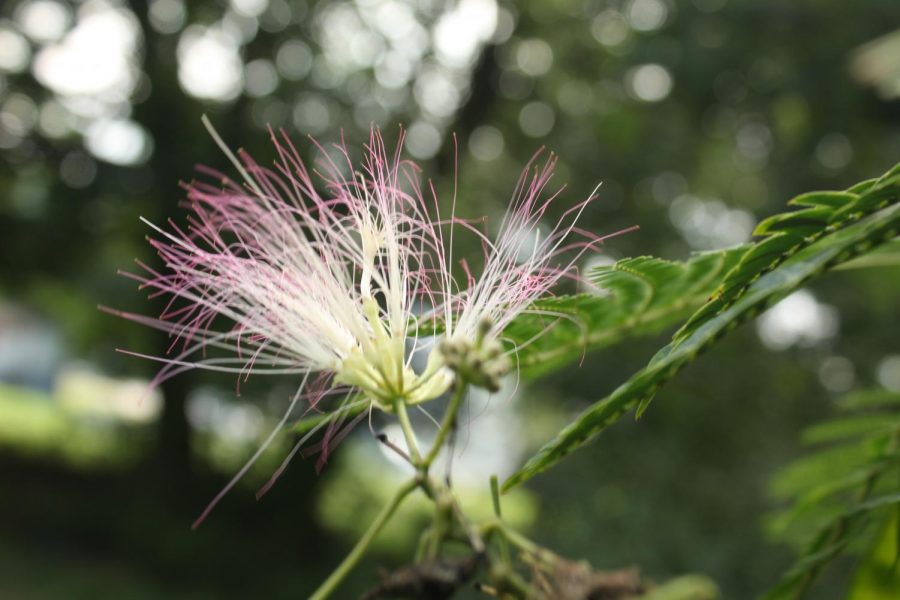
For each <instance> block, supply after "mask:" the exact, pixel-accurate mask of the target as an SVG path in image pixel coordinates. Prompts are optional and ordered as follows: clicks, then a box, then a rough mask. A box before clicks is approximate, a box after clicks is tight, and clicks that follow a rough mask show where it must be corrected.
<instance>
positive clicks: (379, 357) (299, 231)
mask: <svg viewBox="0 0 900 600" xmlns="http://www.w3.org/2000/svg"><path fill="white" fill-rule="evenodd" d="M272 140H273V142H274V144H275V148H276V150H277V153H278V161H277V162H276V164H275V167H274V169H269V168H265V167H262V166H260V165H258V164H257V163H255V162H254V161H253V160H252V159H251V158H250V157H249V156H248V155H247V154H246V153H243V152H242V153H240V160H239V159H238V158H237V157H234V156H233V155H232V154H231V153H230V152H229V151H227V149H226V152H227V153H228V154H229V156H230V157H231V158H232V160H233V162H234V165H235V166H236V168H237V169H238V171H239V172H240V173H241V175H242V177H243V179H244V185H245V186H246V187H244V186H241V185H239V184H238V183H236V182H234V181H232V180H230V179H228V178H227V177H225V176H223V175H221V174H220V173H217V172H215V171H212V170H209V169H204V171H205V172H206V173H207V174H208V175H212V176H213V177H215V178H216V179H217V180H218V182H220V184H221V185H215V184H211V183H202V182H192V183H191V184H189V185H188V186H187V191H188V201H189V205H190V208H191V210H192V215H191V217H190V218H189V219H188V225H187V227H186V228H181V227H179V226H177V225H175V224H174V223H173V222H171V221H170V230H169V231H167V230H165V229H163V228H161V227H157V226H155V225H153V224H151V223H149V222H147V223H148V225H149V226H150V227H152V228H153V229H154V230H155V231H156V232H157V234H159V236H160V237H158V238H155V239H151V240H150V244H151V245H152V246H153V248H154V249H156V251H157V252H158V254H159V256H160V257H161V259H162V261H163V262H164V264H165V266H166V271H165V272H158V271H156V270H154V269H152V268H151V267H149V266H148V265H145V264H143V263H139V264H140V266H141V267H142V268H143V269H144V270H145V271H146V274H145V275H130V276H131V277H132V278H134V279H136V280H137V281H139V282H140V287H141V288H142V289H149V290H152V291H153V292H154V294H166V295H169V296H170V297H171V301H170V302H169V305H168V306H167V308H166V310H165V311H164V312H163V314H162V315H160V317H159V318H158V319H150V318H146V317H139V316H136V315H130V314H125V315H124V316H126V317H128V318H133V319H135V320H138V321H140V322H142V323H145V324H148V325H151V326H154V327H157V328H159V329H162V330H164V331H166V332H168V333H170V334H171V335H172V336H173V338H174V340H175V341H174V342H173V345H172V348H170V351H171V350H174V349H175V347H176V344H177V343H178V342H179V341H181V342H182V346H181V351H180V352H179V353H178V354H177V355H176V356H174V357H157V358H156V359H157V360H160V361H161V362H164V363H166V366H165V367H163V369H162V370H161V371H160V373H159V374H158V375H157V377H156V380H155V383H159V382H161V381H163V380H164V379H166V378H168V377H171V376H173V375H175V374H177V373H179V372H181V371H184V370H186V369H189V368H201V369H209V370H214V371H226V372H234V373H238V374H240V375H241V376H242V377H246V376H248V375H249V374H251V373H275V374H299V375H303V376H305V377H308V376H309V375H311V374H314V373H318V374H327V375H328V376H329V377H330V378H331V379H332V382H333V383H334V384H335V385H338V386H349V387H353V388H355V389H357V390H359V391H362V392H363V393H364V394H365V395H366V397H367V399H368V400H369V401H371V402H372V403H373V404H375V405H376V406H377V407H378V408H380V409H383V410H387V411H390V410H391V406H392V402H394V401H395V400H397V399H402V400H403V401H404V402H405V403H407V404H417V403H420V402H424V401H426V400H429V399H432V398H435V397H437V396H439V395H440V394H442V393H443V392H444V391H445V390H446V389H447V387H448V386H449V385H450V381H451V377H450V375H449V373H447V372H446V370H444V369H442V368H441V367H440V365H439V361H438V360H437V359H433V360H431V361H430V366H429V368H427V369H426V370H425V372H424V373H420V374H417V373H415V372H414V371H413V369H412V368H411V366H410V358H409V356H408V353H407V352H406V347H405V345H406V342H407V339H408V338H410V337H411V336H410V326H411V324H412V323H413V320H414V315H413V313H412V309H413V306H414V305H415V302H416V300H417V298H418V297H419V296H420V295H421V293H422V285H424V284H425V281H426V280H427V271H428V270H429V269H430V268H431V267H430V262H429V253H430V252H431V249H430V248H429V246H428V245H429V244H431V245H433V244H434V243H435V241H434V240H428V239H426V238H425V237H424V236H425V232H427V231H428V230H429V227H428V226H427V225H425V224H423V223H422V219H424V218H425V217H424V214H425V213H424V212H423V207H422V206H421V204H422V199H421V196H416V195H415V194H410V193H409V192H408V191H405V190H404V189H403V185H404V182H405V181H407V180H408V179H409V178H410V177H412V174H411V173H410V168H411V167H412V165H410V164H409V163H405V162H403V161H401V160H400V159H399V156H398V155H397V154H395V155H394V156H393V157H392V158H389V157H388V155H387V151H386V148H385V146H384V143H383V140H382V139H381V136H380V134H379V133H378V132H377V131H374V130H373V132H372V135H371V137H370V141H369V144H368V146H367V148H366V150H367V154H366V159H365V161H364V163H363V164H362V165H361V171H360V172H357V171H355V170H354V166H353V164H352V162H351V161H350V158H349V156H348V154H347V152H346V150H345V149H344V148H343V147H342V146H339V147H338V150H339V156H340V158H339V159H332V158H330V157H328V156H327V153H325V151H324V149H322V148H320V151H321V152H322V154H323V156H325V157H326V160H325V161H324V162H323V165H322V170H320V171H316V173H318V174H319V176H320V178H321V182H320V185H321V186H322V187H324V189H325V190H326V192H325V193H324V194H323V193H320V192H318V191H317V189H316V186H315V184H314V181H313V177H312V175H311V174H310V172H309V170H308V169H307V168H306V166H305V165H304V164H303V162H302V161H301V160H300V158H299V156H298V154H297V151H296V149H295V148H294V146H293V144H292V143H291V142H290V141H289V140H288V138H287V137H286V136H285V135H284V134H283V133H282V134H281V136H280V137H279V136H276V135H275V134H273V135H272ZM400 143H401V144H402V139H401V142H400ZM398 147H399V146H398ZM223 148H224V145H223ZM334 160H345V161H346V165H345V166H346V168H347V170H348V172H349V173H350V175H349V176H345V175H344V173H343V171H342V170H341V168H340V166H339V165H338V164H337V163H336V162H334ZM432 230H433V228H432ZM221 318H224V319H226V320H227V321H228V322H229V323H230V325H231V326H230V327H228V328H224V329H223V328H221V327H220V328H216V326H217V325H219V323H220V322H221ZM210 349H220V350H222V349H224V350H228V351H230V355H228V356H224V357H223V356H215V357H209V356H207V351H208V350H210ZM151 358H152V357H151Z"/></svg>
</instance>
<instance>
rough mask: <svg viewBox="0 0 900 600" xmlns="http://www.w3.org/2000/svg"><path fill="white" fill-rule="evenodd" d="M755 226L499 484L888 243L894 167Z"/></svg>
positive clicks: (894, 229) (898, 210) (637, 403)
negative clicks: (715, 272)
mask: <svg viewBox="0 0 900 600" xmlns="http://www.w3.org/2000/svg"><path fill="white" fill-rule="evenodd" d="M791 204H794V205H801V206H805V207H809V208H804V209H802V210H799V211H796V212H793V213H786V214H783V215H777V216H775V217H771V218H770V219H768V220H766V221H763V222H762V223H761V224H760V225H759V227H758V228H757V233H758V234H759V235H762V236H765V237H764V239H763V240H762V241H759V242H757V243H756V244H754V245H753V246H751V247H750V248H749V249H748V250H747V251H746V253H745V254H744V255H743V256H742V257H741V260H740V262H739V263H738V264H737V265H736V266H735V267H734V268H733V269H732V270H731V271H729V272H728V273H727V274H726V275H725V277H724V280H723V282H722V284H721V285H720V286H719V288H718V289H717V291H716V292H715V293H714V294H713V296H712V297H711V298H710V299H709V301H708V302H707V303H706V304H704V305H703V306H702V307H701V308H700V309H699V310H698V311H697V312H696V313H694V315H693V316H692V317H691V318H690V319H689V320H688V322H687V323H686V324H685V325H684V327H682V328H681V329H680V330H679V331H678V332H677V333H676V334H675V337H674V338H673V340H672V342H670V343H669V344H668V345H667V346H665V347H664V348H662V349H661V350H660V351H659V352H657V353H656V355H655V356H654V357H653V358H652V359H651V360H650V362H649V364H648V365H647V366H646V367H645V368H644V369H642V370H641V371H639V372H638V373H636V374H635V375H633V376H632V377H631V378H630V379H629V380H628V381H627V382H625V383H624V384H622V385H621V386H620V387H619V388H617V389H616V390H615V391H614V392H613V393H612V394H610V395H609V396H607V397H606V398H604V399H602V400H600V401H599V402H596V403H594V404H593V405H591V406H590V407H589V408H587V409H586V410H585V411H583V412H582V413H581V415H579V416H578V417H577V418H576V420H575V421H574V422H572V423H571V424H570V425H569V426H567V427H566V428H565V429H564V430H563V431H561V432H560V433H559V435H558V436H557V437H556V438H555V439H553V440H552V441H550V442H548V443H547V444H546V445H544V446H543V447H542V448H541V449H540V450H539V452H538V453H537V454H536V455H535V456H534V457H532V458H531V459H530V460H529V461H528V462H527V463H526V464H525V466H524V467H522V468H521V469H520V470H519V471H517V472H516V473H514V474H513V475H512V476H510V477H509V479H507V480H506V482H505V483H504V489H507V490H508V489H510V488H512V487H515V486H516V485H519V484H521V483H522V482H524V481H526V480H527V479H529V478H531V477H533V476H534V475H536V474H538V473H540V472H541V471H544V470H546V469H548V468H550V467H551V466H553V465H554V464H556V463H557V462H559V461H560V460H562V459H563V458H564V457H565V456H567V455H568V454H570V453H571V452H573V451H575V450H577V449H578V448H580V447H581V446H583V445H584V444H585V443H587V442H588V441H589V440H590V439H592V438H593V437H595V436H596V435H598V434H599V433H601V432H602V431H603V430H604V429H605V428H606V427H608V426H609V425H611V424H612V423H614V422H615V421H616V420H618V419H619V417H621V416H622V415H623V414H624V413H625V412H626V411H628V410H630V409H631V408H634V407H637V415H638V416H640V414H641V413H642V412H643V410H645V409H646V407H647V405H648V404H649V402H650V401H651V400H652V398H653V396H654V394H655V393H656V391H657V390H658V389H659V387H660V386H661V385H663V384H664V383H666V382H667V381H668V380H669V379H671V378H672V377H673V376H674V375H675V374H677V373H678V371H680V370H681V369H682V368H684V366H686V365H687V364H689V363H690V362H692V361H693V360H694V359H695V358H696V357H697V356H698V355H699V354H700V353H702V352H704V351H706V350H707V349H709V347H711V346H712V345H713V344H715V343H716V342H717V341H718V340H719V339H720V338H721V337H723V336H724V335H725V334H727V333H728V332H729V331H731V330H733V329H734V328H736V327H737V326H738V325H740V324H741V323H743V322H744V321H746V320H748V319H750V318H752V317H754V316H756V315H757V314H759V313H760V312H761V311H762V310H764V309H765V308H767V307H769V306H771V305H772V304H774V303H775V302H776V301H777V300H779V299H781V298H783V297H784V296H786V295H787V294H789V293H790V292H792V291H794V290H796V289H798V288H799V287H801V286H802V285H804V284H806V283H807V282H808V281H810V280H811V279H813V278H814V277H817V276H818V275H820V274H822V273H824V272H825V271H827V270H829V269H831V268H833V267H835V266H837V265H839V264H842V263H844V262H847V261H848V260H850V259H851V258H854V257H856V256H859V255H861V254H864V253H866V252H868V251H870V250H871V249H872V248H874V247H876V246H878V245H880V244H883V243H885V242H887V241H890V240H891V239H893V238H894V237H896V236H897V233H898V230H900V166H898V167H895V168H894V169H892V170H891V171H889V172H888V173H886V174H885V175H884V176H882V177H881V178H880V179H878V180H873V181H867V182H863V183H861V184H859V185H856V186H854V187H852V188H850V189H848V190H847V191H846V192H844V193H833V192H825V193H812V194H804V195H803V196H799V197H798V198H795V199H794V200H793V201H792V202H791Z"/></svg>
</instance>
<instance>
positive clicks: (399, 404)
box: [394, 398, 422, 466]
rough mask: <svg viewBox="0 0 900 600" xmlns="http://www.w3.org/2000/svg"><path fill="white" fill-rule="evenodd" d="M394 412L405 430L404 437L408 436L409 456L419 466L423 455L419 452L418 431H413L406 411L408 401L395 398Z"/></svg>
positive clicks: (401, 427)
mask: <svg viewBox="0 0 900 600" xmlns="http://www.w3.org/2000/svg"><path fill="white" fill-rule="evenodd" d="M394 412H395V413H397V420H398V421H400V429H402V430H403V437H405V438H406V445H407V446H408V447H409V458H410V460H412V462H413V464H414V465H416V466H418V465H419V463H421V462H422V458H421V457H422V455H421V453H420V452H419V444H418V443H417V442H416V432H415V431H413V428H412V423H410V421H409V413H407V412H406V402H404V401H403V399H402V398H395V399H394Z"/></svg>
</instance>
